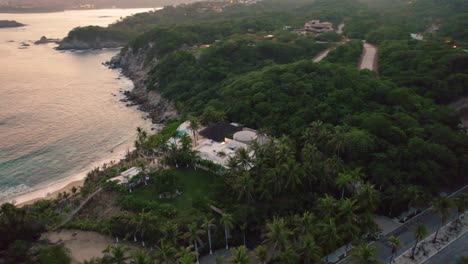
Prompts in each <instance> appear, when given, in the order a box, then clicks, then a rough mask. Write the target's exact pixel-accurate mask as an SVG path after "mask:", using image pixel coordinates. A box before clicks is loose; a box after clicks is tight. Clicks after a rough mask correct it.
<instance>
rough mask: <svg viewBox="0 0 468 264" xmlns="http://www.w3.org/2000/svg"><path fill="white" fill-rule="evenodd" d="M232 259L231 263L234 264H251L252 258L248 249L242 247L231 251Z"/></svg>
mask: <svg viewBox="0 0 468 264" xmlns="http://www.w3.org/2000/svg"><path fill="white" fill-rule="evenodd" d="M231 252H232V258H231V262H232V263H234V264H249V263H251V262H250V258H249V254H248V253H247V248H246V247H245V246H240V247H238V248H235V249H233V250H231Z"/></svg>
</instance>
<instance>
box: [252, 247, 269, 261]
mask: <svg viewBox="0 0 468 264" xmlns="http://www.w3.org/2000/svg"><path fill="white" fill-rule="evenodd" d="M254 254H255V257H256V258H257V260H258V262H260V264H266V263H267V260H268V248H267V247H265V246H263V245H260V246H258V247H257V248H255V251H254Z"/></svg>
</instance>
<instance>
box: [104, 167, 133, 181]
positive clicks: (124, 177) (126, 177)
mask: <svg viewBox="0 0 468 264" xmlns="http://www.w3.org/2000/svg"><path fill="white" fill-rule="evenodd" d="M140 172H141V169H139V168H136V167H132V168H130V169H128V170H126V171H124V172H122V173H121V174H120V175H119V176H117V177H114V178H112V179H109V180H108V181H115V182H117V183H118V184H127V183H129V182H130V180H131V179H132V178H133V177H135V176H137V175H138V174H140Z"/></svg>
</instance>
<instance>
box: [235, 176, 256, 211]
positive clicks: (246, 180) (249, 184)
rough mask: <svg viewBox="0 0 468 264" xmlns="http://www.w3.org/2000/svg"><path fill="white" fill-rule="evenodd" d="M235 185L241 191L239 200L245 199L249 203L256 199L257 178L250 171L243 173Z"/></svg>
mask: <svg viewBox="0 0 468 264" xmlns="http://www.w3.org/2000/svg"><path fill="white" fill-rule="evenodd" d="M235 187H236V189H238V192H239V197H238V199H239V200H242V199H245V200H246V201H247V203H248V204H250V203H252V202H253V201H254V200H255V198H254V192H255V180H254V179H253V178H252V176H251V175H250V173H249V172H248V171H245V172H243V173H242V174H241V176H240V177H239V178H238V179H237V181H236V184H235Z"/></svg>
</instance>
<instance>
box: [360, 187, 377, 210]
mask: <svg viewBox="0 0 468 264" xmlns="http://www.w3.org/2000/svg"><path fill="white" fill-rule="evenodd" d="M379 199H380V194H379V192H378V191H377V190H376V189H375V187H374V185H372V184H370V183H368V182H366V183H364V184H363V185H361V188H360V190H359V195H358V200H359V205H360V206H361V208H362V209H365V210H367V211H368V212H370V213H373V212H375V210H376V209H377V206H378V204H379Z"/></svg>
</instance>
